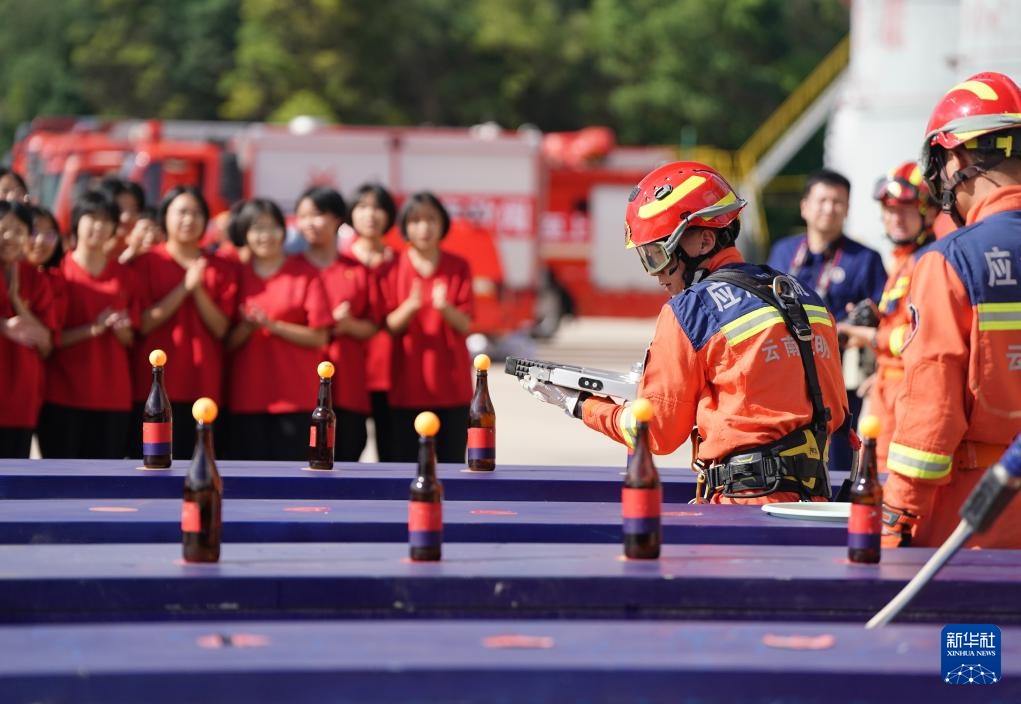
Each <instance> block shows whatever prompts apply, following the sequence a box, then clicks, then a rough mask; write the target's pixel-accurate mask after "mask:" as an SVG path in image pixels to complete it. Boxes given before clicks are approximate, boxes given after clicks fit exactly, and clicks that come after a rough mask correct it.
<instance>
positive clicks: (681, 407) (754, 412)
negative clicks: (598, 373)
mask: <svg viewBox="0 0 1021 704" xmlns="http://www.w3.org/2000/svg"><path fill="white" fill-rule="evenodd" d="M741 262H743V259H742V258H741V255H740V253H739V252H738V251H737V250H736V249H735V248H733V247H728V248H725V249H723V250H722V251H721V252H719V253H718V254H716V255H714V256H713V258H712V259H710V261H709V262H708V267H707V268H708V269H709V270H710V271H715V270H716V269H718V268H719V267H721V266H724V265H728V264H739V263H741ZM740 266H741V267H742V268H747V267H749V265H740ZM802 300H804V301H806V302H807V303H808V304H809V305H806V311H807V312H808V314H809V320H810V322H811V325H812V332H813V333H814V337H813V341H812V343H813V349H814V351H815V361H816V369H817V372H818V376H819V384H820V387H821V388H822V393H823V402H824V404H825V405H826V407H828V408H829V410H830V413H831V417H830V420H829V424H828V431H829V433H830V434H832V433H833V432H834V431H835V430H836V429H837V428H838V427H840V425H841V424H842V423H843V422H844V418H845V416H846V413H847V410H846V408H845V404H846V395H845V391H844V379H843V376H842V374H841V368H840V358H839V348H838V346H837V337H836V332H835V327H834V322H833V316H832V315H830V314H829V312H828V311H826V309H825V307H824V306H823V305H822V301H821V300H819V298H818V296H817V295H816V294H815V292H813V291H806V292H805V293H804V295H803V297H802ZM638 396H640V397H643V398H647V399H649V401H651V402H652V404H653V406H654V407H655V409H656V413H655V414H654V415H653V418H652V420H651V421H649V436H648V437H649V443H650V446H651V449H652V451H653V452H654V453H656V454H667V453H670V452H673V451H674V450H676V449H677V448H678V447H679V446H680V445H681V444H682V443H683V442H684V441H685V440H687V439H688V437H689V436H690V434H691V431H692V428H693V427H695V426H696V425H697V426H698V428H699V431H700V434H701V435H702V437H703V438H704V440H703V441H702V442H701V443H700V445H699V449H698V459H700V460H703V461H704V462H706V464H712V463H713V462H714V461H718V460H722V459H724V458H726V457H729V456H730V455H733V454H735V453H739V452H744V451H751V450H755V449H757V448H764V447H768V446H770V445H772V444H774V443H775V442H776V441H778V440H780V439H781V438H784V437H785V436H787V435H789V434H790V433H792V432H794V431H795V430H797V429H799V428H802V427H803V426H806V425H808V424H809V422H810V421H811V419H812V402H811V400H810V399H809V394H808V388H807V382H806V381H805V372H804V368H803V367H802V362H801V356H800V353H799V351H798V347H797V343H796V342H795V340H794V339H793V337H791V334H790V332H789V331H788V329H787V327H786V325H785V323H784V321H783V318H782V317H781V316H780V314H779V312H778V311H777V310H776V309H775V308H773V307H772V306H768V305H767V304H766V303H765V302H763V301H761V300H759V299H758V298H756V297H754V296H752V295H751V294H749V293H746V292H744V291H742V290H740V289H738V288H737V287H735V286H731V285H729V284H725V283H720V282H701V283H697V284H695V285H694V286H692V287H690V288H688V289H687V290H685V291H683V292H682V293H680V294H678V295H677V296H675V297H674V298H673V299H671V300H670V302H669V303H668V304H667V305H665V306H663V309H662V310H661V311H660V314H659V318H658V319H657V321H656V331H655V333H654V335H653V338H652V342H651V343H650V344H649V349H648V351H647V352H646V355H645V372H644V374H643V375H642V379H641V381H640V382H639V385H638ZM582 419H583V420H584V422H585V425H587V426H589V427H590V428H593V429H595V430H598V431H599V432H601V433H603V434H604V435H607V436H609V437H611V438H613V439H614V440H617V441H618V442H626V440H625V433H624V430H623V428H622V426H623V427H627V426H628V424H629V422H630V413H629V409H627V408H626V407H625V406H620V405H617V404H615V403H613V402H612V401H610V400H609V399H605V398H600V397H593V398H590V399H588V400H586V401H585V402H584V404H583V407H582ZM797 500H799V495H798V494H797V493H796V492H791V491H776V492H774V493H772V494H770V495H768V496H764V497H760V498H753V499H743V498H727V497H723V496H722V495H721V494H719V493H716V494H714V496H713V499H712V501H713V502H714V503H755V504H761V503H770V502H777V501H797Z"/></svg>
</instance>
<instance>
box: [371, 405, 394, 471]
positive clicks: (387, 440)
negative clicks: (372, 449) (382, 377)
mask: <svg viewBox="0 0 1021 704" xmlns="http://www.w3.org/2000/svg"><path fill="white" fill-rule="evenodd" d="M369 400H370V401H371V402H372V424H373V426H375V428H376V455H377V456H378V457H379V461H380V462H394V461H395V459H394V456H393V443H394V441H393V437H392V435H391V431H390V424H391V422H392V418H391V413H390V397H389V396H388V394H387V392H386V391H370V392H369Z"/></svg>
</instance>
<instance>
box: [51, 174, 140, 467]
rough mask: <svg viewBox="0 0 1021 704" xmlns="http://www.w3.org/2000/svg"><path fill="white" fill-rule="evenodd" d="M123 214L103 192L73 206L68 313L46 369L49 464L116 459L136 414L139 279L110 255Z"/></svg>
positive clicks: (64, 269) (66, 273)
mask: <svg viewBox="0 0 1021 704" xmlns="http://www.w3.org/2000/svg"><path fill="white" fill-rule="evenodd" d="M119 218H120V209H119V208H118V207H117V204H116V203H115V202H114V201H112V200H110V199H109V198H107V196H106V195H105V194H103V193H100V192H99V191H89V192H87V193H85V194H84V195H82V196H81V197H80V198H79V199H78V201H77V202H76V203H75V206H74V210H73V212H72V214H71V229H72V231H74V233H75V235H76V239H77V246H76V247H75V249H74V251H73V252H71V253H70V254H69V255H68V256H66V257H64V259H63V260H62V261H61V263H60V272H61V274H62V275H63V278H64V292H65V300H66V304H65V306H66V311H65V315H64V323H63V325H62V327H61V331H60V338H59V341H58V344H57V347H56V349H55V350H54V352H53V354H52V355H51V356H50V358H49V360H48V361H47V365H46V393H45V401H46V402H45V404H44V405H43V409H42V413H41V414H40V417H39V449H40V450H41V452H42V454H43V456H44V457H79V458H80V457H90V458H110V459H112V458H118V457H123V456H124V438H125V436H126V435H127V433H128V432H129V423H130V412H131V358H130V355H129V348H130V346H131V343H132V341H133V340H134V336H135V333H134V328H135V327H136V326H137V325H138V319H139V309H138V285H137V283H136V280H135V277H134V273H133V272H131V271H129V270H128V269H127V267H125V266H124V265H123V264H121V263H119V262H118V261H117V260H116V258H115V257H114V256H113V255H112V254H108V248H109V242H110V240H111V239H112V238H113V237H114V233H115V232H116V229H117V223H118V221H119Z"/></svg>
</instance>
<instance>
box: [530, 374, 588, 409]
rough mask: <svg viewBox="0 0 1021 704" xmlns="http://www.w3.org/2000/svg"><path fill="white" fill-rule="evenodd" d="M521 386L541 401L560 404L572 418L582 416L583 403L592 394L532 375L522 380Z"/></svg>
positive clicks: (555, 404)
mask: <svg viewBox="0 0 1021 704" xmlns="http://www.w3.org/2000/svg"><path fill="white" fill-rule="evenodd" d="M521 386H522V388H524V389H525V390H527V391H528V393H530V394H532V395H533V396H535V397H536V398H537V399H539V400H540V401H545V402H546V403H549V404H552V405H554V406H559V407H560V408H562V409H564V413H566V414H567V415H569V416H571V417H572V418H581V404H582V402H583V401H584V400H585V399H586V398H588V397H589V395H590V394H588V393H586V392H582V391H578V390H576V389H568V388H566V387H563V386H557V385H556V384H551V383H549V382H548V381H539V380H538V379H536V378H535V377H533V376H531V375H527V376H525V377H524V378H523V379H522V380H521Z"/></svg>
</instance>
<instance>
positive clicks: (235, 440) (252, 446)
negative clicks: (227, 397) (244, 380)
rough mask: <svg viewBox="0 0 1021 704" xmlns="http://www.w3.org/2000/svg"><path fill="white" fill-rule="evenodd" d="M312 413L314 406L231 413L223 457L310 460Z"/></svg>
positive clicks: (288, 460) (285, 460) (235, 458)
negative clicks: (266, 411) (280, 410)
mask: <svg viewBox="0 0 1021 704" xmlns="http://www.w3.org/2000/svg"><path fill="white" fill-rule="evenodd" d="M311 416H312V411H311V410H308V411H302V412H299V413H231V414H230V416H229V417H228V418H227V433H226V435H227V438H226V446H225V447H226V451H225V452H224V457H229V458H230V459H233V460H275V461H284V462H290V461H294V462H308V428H309V419H310V418H311ZM363 425H364V424H363Z"/></svg>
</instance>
